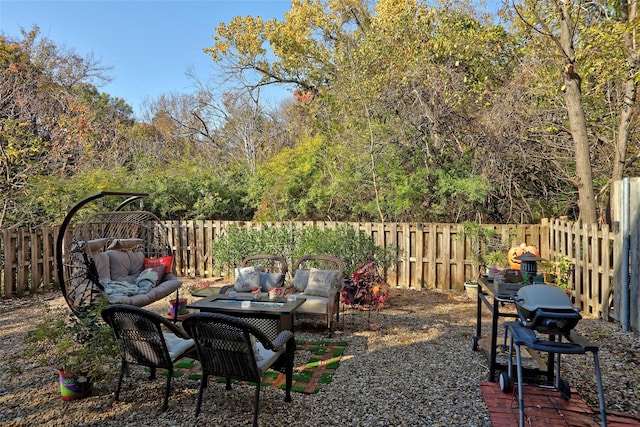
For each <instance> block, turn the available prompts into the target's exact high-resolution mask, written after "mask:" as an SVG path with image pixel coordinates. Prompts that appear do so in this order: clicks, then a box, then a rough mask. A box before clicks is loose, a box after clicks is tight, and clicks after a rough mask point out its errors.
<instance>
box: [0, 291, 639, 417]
mask: <svg viewBox="0 0 640 427" xmlns="http://www.w3.org/2000/svg"><path fill="white" fill-rule="evenodd" d="M191 298H193V297H191ZM168 299H169V298H166V299H165V300H162V301H158V302H156V303H154V304H153V305H152V306H150V307H149V308H151V309H153V310H154V311H158V312H160V313H166V311H167V310H168V302H167V300H168ZM43 303H47V304H49V305H52V306H60V305H64V299H63V298H62V297H61V294H60V293H55V292H52V293H47V294H45V295H37V296H33V297H30V298H21V299H8V300H0V336H2V341H1V342H2V345H1V346H0V368H1V369H0V382H1V383H2V388H1V389H0V424H1V425H3V426H36V425H37V426H98V425H99V426H245V425H251V420H252V410H253V397H254V387H251V386H245V385H237V386H234V388H233V390H232V391H230V392H227V391H225V389H224V385H222V384H215V383H211V384H210V385H209V387H208V388H207V390H206V391H205V396H204V401H203V405H202V412H201V414H200V416H199V417H198V418H196V417H194V410H195V400H196V395H197V390H198V383H197V382H196V381H194V380H190V379H187V378H176V379H174V380H173V383H172V384H173V388H172V392H171V396H170V400H169V410H168V411H167V412H165V413H162V412H161V410H160V407H161V398H162V394H163V391H164V385H165V382H164V380H163V379H158V380H156V381H149V380H148V374H145V373H144V371H143V368H142V367H138V366H133V367H132V372H131V377H129V378H125V382H124V387H123V391H122V393H121V396H120V401H119V402H115V403H114V402H112V397H113V393H114V391H115V387H116V385H117V378H114V379H113V381H110V382H106V383H99V384H97V385H96V389H95V392H94V395H93V396H92V397H90V398H87V399H83V400H79V401H72V402H63V401H62V400H61V398H60V392H59V386H58V378H57V373H56V371H55V369H53V367H37V366H33V365H32V364H30V363H29V361H25V362H24V365H23V366H24V373H23V374H22V375H21V376H18V377H13V378H12V377H11V372H10V371H9V360H10V358H11V357H12V356H13V355H14V354H15V353H16V352H17V351H18V349H19V348H20V346H21V343H22V340H23V337H24V335H25V333H26V332H27V331H28V330H29V329H30V328H31V326H32V325H33V324H34V323H36V322H37V319H38V317H39V316H40V315H41V314H42V313H43V310H44V304H43ZM475 313H476V304H475V301H474V300H471V299H469V298H468V297H467V296H466V295H465V294H463V293H441V292H435V291H412V290H395V289H394V290H392V291H391V299H390V306H388V307H386V308H385V309H384V310H382V311H381V312H380V313H371V318H370V319H369V317H368V313H366V312H359V311H358V312H355V311H354V312H349V313H347V314H346V315H345V316H344V318H343V319H344V323H342V322H341V324H340V325H339V328H338V331H337V332H336V333H335V334H334V336H333V337H331V338H329V339H334V340H344V341H347V342H348V346H347V350H346V354H347V357H346V358H345V359H344V360H343V361H342V362H341V364H340V367H339V368H338V370H337V371H336V374H335V376H334V378H333V381H332V382H331V383H330V384H329V385H328V386H327V387H326V388H325V389H324V390H323V391H321V392H320V393H317V394H313V395H309V394H302V393H295V392H294V393H293V402H291V403H285V402H284V392H283V391H282V390H276V389H272V388H268V387H266V388H263V389H262V394H261V403H260V416H259V424H260V426H265V427H266V426H274V427H280V426H283V425H291V426H296V427H298V426H490V425H491V422H490V420H489V413H488V411H487V408H486V405H485V403H484V401H483V399H482V395H481V392H480V385H479V384H480V382H482V381H486V380H487V378H488V371H489V370H488V364H487V360H486V358H485V356H484V353H483V352H480V351H478V352H474V351H472V349H471V347H472V337H473V336H474V335H475V323H476V321H475ZM486 316H487V319H486V320H485V321H486V325H487V326H486V327H485V326H484V325H483V327H484V330H485V331H488V325H489V321H490V320H489V318H488V313H487V315H486ZM297 328H298V329H297V330H296V338H300V339H309V340H311V339H320V338H322V339H327V336H326V331H325V330H324V329H323V328H322V327H320V326H319V325H316V324H314V323H313V322H309V321H303V322H301V323H299V324H298V325H297ZM576 329H577V331H578V332H581V333H583V334H584V335H586V336H587V337H588V338H589V339H591V340H593V341H594V342H596V343H597V344H598V345H599V346H600V361H601V365H602V372H603V374H602V376H603V381H604V388H605V397H606V405H607V409H608V410H611V411H615V412H622V413H627V414H632V415H636V416H640V397H639V396H640V358H639V356H638V355H639V354H640V335H639V334H638V333H637V332H633V333H623V332H621V331H620V326H619V325H617V324H613V323H607V322H603V321H601V320H597V319H588V318H586V319H583V320H581V321H580V322H579V324H578V326H577V328H576ZM485 333H486V332H485ZM562 376H563V378H564V379H566V380H568V381H569V382H570V384H571V385H572V386H574V387H577V389H578V392H579V394H580V396H582V397H583V398H584V399H585V401H587V403H588V404H589V405H590V406H592V407H594V408H597V405H598V398H597V393H596V389H595V379H594V377H593V367H592V359H591V358H587V357H584V356H569V357H564V358H563V372H562Z"/></svg>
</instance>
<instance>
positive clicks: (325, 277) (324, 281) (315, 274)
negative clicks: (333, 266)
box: [304, 268, 338, 297]
mask: <svg viewBox="0 0 640 427" xmlns="http://www.w3.org/2000/svg"><path fill="white" fill-rule="evenodd" d="M337 277H338V272H337V271H336V270H318V269H317V268H312V269H311V270H309V281H308V283H307V287H306V288H305V289H304V294H305V295H317V296H321V297H326V296H328V295H329V292H330V291H331V288H332V286H333V283H334V282H335V280H336V278H337Z"/></svg>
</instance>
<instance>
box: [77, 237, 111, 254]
mask: <svg viewBox="0 0 640 427" xmlns="http://www.w3.org/2000/svg"><path fill="white" fill-rule="evenodd" d="M108 241H109V239H108V238H107V237H101V238H99V239H93V240H88V241H87V242H85V241H84V240H80V241H78V242H76V243H74V244H73V245H72V246H71V250H70V251H71V252H73V253H75V252H84V250H85V248H88V249H89V252H91V253H93V252H98V251H101V250H102V249H103V248H104V245H106V244H107V242H108Z"/></svg>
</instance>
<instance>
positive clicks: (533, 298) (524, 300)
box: [516, 285, 575, 312]
mask: <svg viewBox="0 0 640 427" xmlns="http://www.w3.org/2000/svg"><path fill="white" fill-rule="evenodd" d="M516 301H517V303H518V304H519V305H520V306H521V307H522V308H524V309H525V310H527V311H530V312H533V311H536V310H538V309H541V308H543V309H545V310H546V311H565V310H575V307H574V306H573V304H571V300H570V299H569V296H568V295H567V294H566V293H565V292H564V291H563V290H562V289H560V288H558V287H555V286H550V285H528V286H523V287H522V288H520V289H519V290H518V297H517V298H516Z"/></svg>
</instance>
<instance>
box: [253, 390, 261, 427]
mask: <svg viewBox="0 0 640 427" xmlns="http://www.w3.org/2000/svg"><path fill="white" fill-rule="evenodd" d="M255 396H256V397H255V399H256V400H255V403H254V404H253V427H258V411H259V410H260V380H258V382H257V383H256V395H255Z"/></svg>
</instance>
